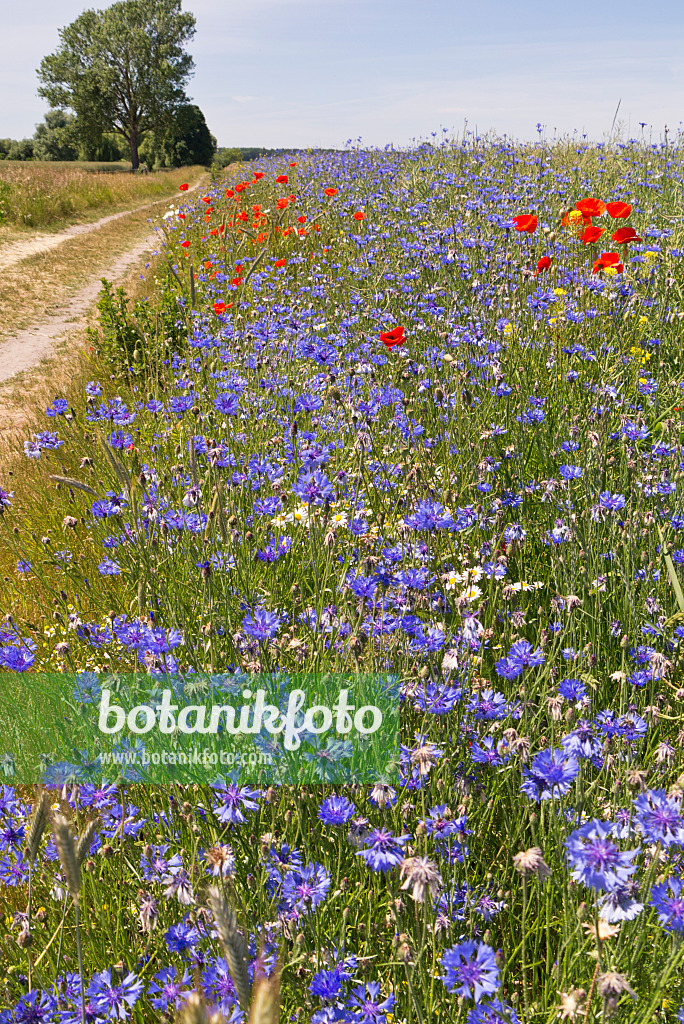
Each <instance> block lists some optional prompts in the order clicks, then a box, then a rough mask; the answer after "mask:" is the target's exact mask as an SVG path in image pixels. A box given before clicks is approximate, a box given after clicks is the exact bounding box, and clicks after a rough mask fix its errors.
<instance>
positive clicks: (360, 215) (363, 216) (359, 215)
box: [354, 210, 366, 220]
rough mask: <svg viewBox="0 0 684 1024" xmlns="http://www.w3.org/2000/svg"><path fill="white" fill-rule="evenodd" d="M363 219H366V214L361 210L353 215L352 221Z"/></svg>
mask: <svg viewBox="0 0 684 1024" xmlns="http://www.w3.org/2000/svg"><path fill="white" fill-rule="evenodd" d="M365 219H366V214H365V213H364V212H363V211H362V210H358V211H357V212H356V213H355V214H354V220H365Z"/></svg>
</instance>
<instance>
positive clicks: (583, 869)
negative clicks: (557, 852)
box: [565, 818, 636, 892]
mask: <svg viewBox="0 0 684 1024" xmlns="http://www.w3.org/2000/svg"><path fill="white" fill-rule="evenodd" d="M612 827H613V825H612V823H611V822H610V821H599V820H598V819H597V818H593V819H592V820H591V821H588V822H587V824H586V825H582V827H581V828H578V829H575V831H574V832H573V833H572V834H571V835H570V836H569V837H568V838H567V839H566V840H565V849H566V850H567V854H568V860H569V861H570V865H571V867H572V869H573V871H572V877H573V878H574V879H575V880H576V881H577V882H583V883H584V885H588V886H591V888H592V889H605V890H607V891H608V892H613V891H615V890H616V889H622V888H624V887H625V886H626V885H627V884H628V882H629V876H630V875H632V874H633V873H634V872H635V871H636V865H635V864H632V863H631V859H632V857H633V856H634V854H635V853H636V850H629V851H627V852H624V853H623V852H622V851H620V850H618V848H617V846H616V845H615V843H613V842H611V841H610V839H609V838H608V836H609V835H610V831H611V829H612Z"/></svg>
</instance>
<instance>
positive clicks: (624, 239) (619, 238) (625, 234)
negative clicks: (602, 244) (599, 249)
mask: <svg viewBox="0 0 684 1024" xmlns="http://www.w3.org/2000/svg"><path fill="white" fill-rule="evenodd" d="M610 237H611V238H612V239H613V241H614V242H616V243H617V244H618V245H627V243H628V242H643V238H639V236H638V235H637V233H636V231H635V230H634V228H633V227H631V226H629V227H626V228H618V229H617V231H614V232H613V234H612V235H611V236H610Z"/></svg>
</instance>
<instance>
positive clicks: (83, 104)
mask: <svg viewBox="0 0 684 1024" xmlns="http://www.w3.org/2000/svg"><path fill="white" fill-rule="evenodd" d="M194 34H195V19H194V17H193V16H192V14H189V13H187V12H184V11H181V0H120V2H119V3H115V4H112V6H111V7H108V8H107V9H106V10H104V11H84V12H83V14H81V15H80V17H78V18H77V19H76V21H74V22H72V24H71V25H68V26H67V27H66V28H63V29H61V30H60V33H59V36H60V46H59V47H58V49H57V50H56V52H55V53H52V54H50V55H49V56H48V57H45V58H44V59H43V61H42V62H41V65H40V68H39V69H38V77H39V79H40V81H41V83H42V84H41V87H40V89H39V90H38V93H39V95H40V96H43V97H44V98H45V99H46V100H47V101H48V102H49V103H50V104H52V106H54V107H69V108H71V110H73V111H74V113H75V115H76V123H77V126H78V130H79V133H80V136H81V138H82V139H83V140H88V139H92V138H94V137H101V135H102V133H103V132H117V133H118V134H119V135H122V136H123V138H124V139H125V140H126V142H127V143H128V146H129V148H130V152H131V164H132V167H133V170H135V169H136V168H137V167H138V166H139V163H140V161H139V157H138V146H139V145H140V143H141V141H142V139H143V138H144V136H145V134H146V133H147V132H149V131H156V132H159V131H163V130H164V129H165V128H166V127H167V126H169V125H170V124H171V122H172V121H173V118H174V115H175V113H176V111H177V110H178V108H179V107H180V106H181V105H182V104H184V103H187V97H186V95H185V91H184V85H185V83H186V82H187V80H188V78H189V77H190V75H191V74H192V70H193V68H194V64H193V61H192V58H191V57H190V55H189V54H188V53H186V52H185V50H184V44H185V43H186V42H187V41H188V40H189V39H192V37H193V36H194Z"/></svg>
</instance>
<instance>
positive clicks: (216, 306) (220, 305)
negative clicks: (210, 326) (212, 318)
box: [214, 302, 226, 316]
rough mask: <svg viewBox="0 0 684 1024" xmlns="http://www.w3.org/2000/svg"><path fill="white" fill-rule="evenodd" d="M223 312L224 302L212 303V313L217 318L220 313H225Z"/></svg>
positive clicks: (224, 308)
mask: <svg viewBox="0 0 684 1024" xmlns="http://www.w3.org/2000/svg"><path fill="white" fill-rule="evenodd" d="M225 311H226V304H225V302H215V303H214V312H215V313H216V316H218V315H219V314H220V313H225Z"/></svg>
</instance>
